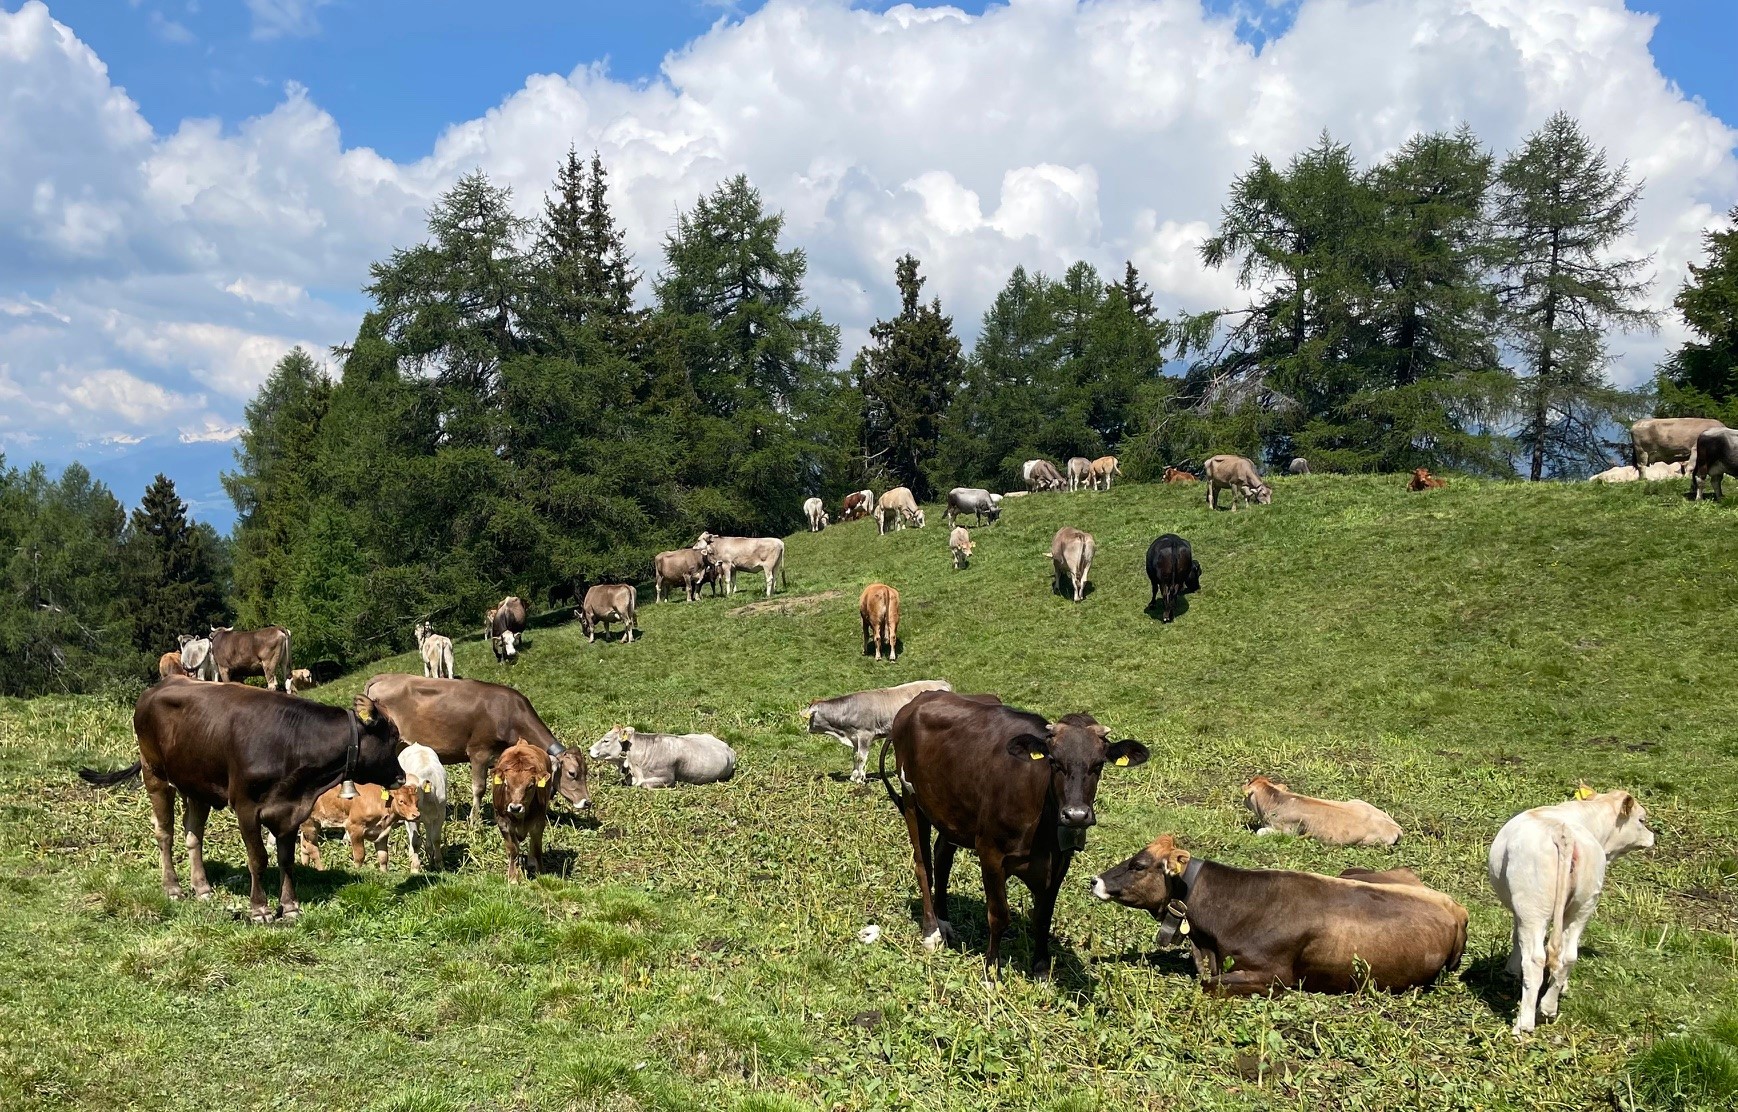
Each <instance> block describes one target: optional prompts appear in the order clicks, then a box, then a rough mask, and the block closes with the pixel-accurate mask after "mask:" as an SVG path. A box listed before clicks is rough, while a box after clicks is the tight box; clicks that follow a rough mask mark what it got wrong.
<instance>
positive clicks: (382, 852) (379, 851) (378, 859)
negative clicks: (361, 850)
mask: <svg viewBox="0 0 1738 1112" xmlns="http://www.w3.org/2000/svg"><path fill="white" fill-rule="evenodd" d="M391 834H392V824H391V823H390V822H389V823H387V824H386V825H385V826H383V827H381V829H380V837H378V838H376V839H374V867H375V868H376V869H379V870H380V871H381V872H383V873H384V872H385V871H386V839H387V838H388V837H389V836H390V835H391Z"/></svg>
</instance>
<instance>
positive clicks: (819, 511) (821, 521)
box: [803, 498, 827, 533]
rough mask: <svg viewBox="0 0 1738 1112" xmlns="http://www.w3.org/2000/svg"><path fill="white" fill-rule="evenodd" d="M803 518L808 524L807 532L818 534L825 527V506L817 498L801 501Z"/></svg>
mask: <svg viewBox="0 0 1738 1112" xmlns="http://www.w3.org/2000/svg"><path fill="white" fill-rule="evenodd" d="M803 517H804V518H805V519H807V521H808V523H809V532H811V533H819V532H820V531H821V530H822V529H825V528H826V527H827V504H826V503H825V502H822V501H821V500H820V499H819V498H809V499H805V500H804V501H803Z"/></svg>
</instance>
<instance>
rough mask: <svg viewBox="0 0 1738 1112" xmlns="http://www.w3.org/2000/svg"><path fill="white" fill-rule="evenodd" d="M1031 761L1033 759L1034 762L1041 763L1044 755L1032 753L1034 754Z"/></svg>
mask: <svg viewBox="0 0 1738 1112" xmlns="http://www.w3.org/2000/svg"><path fill="white" fill-rule="evenodd" d="M1032 759H1033V760H1035V761H1041V760H1043V759H1044V754H1042V753H1034V754H1032Z"/></svg>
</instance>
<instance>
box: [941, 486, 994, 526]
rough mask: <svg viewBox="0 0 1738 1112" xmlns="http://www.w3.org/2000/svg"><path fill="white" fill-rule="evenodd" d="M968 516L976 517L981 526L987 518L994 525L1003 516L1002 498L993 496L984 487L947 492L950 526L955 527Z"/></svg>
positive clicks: (961, 488) (955, 489)
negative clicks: (955, 524) (958, 521)
mask: <svg viewBox="0 0 1738 1112" xmlns="http://www.w3.org/2000/svg"><path fill="white" fill-rule="evenodd" d="M966 514H972V515H974V516H975V517H976V518H977V520H978V524H979V525H982V524H983V523H984V518H986V517H987V518H989V519H990V524H991V525H994V524H995V523H996V519H997V518H998V517H1001V516H1002V496H1001V495H1000V494H991V493H990V492H989V491H987V490H985V489H983V488H982V487H954V488H953V489H952V490H950V491H948V492H947V523H948V525H950V526H951V525H953V524H954V522H955V521H957V520H958V519H960V518H961V517H964V516H965V515H966Z"/></svg>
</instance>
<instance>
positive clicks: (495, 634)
mask: <svg viewBox="0 0 1738 1112" xmlns="http://www.w3.org/2000/svg"><path fill="white" fill-rule="evenodd" d="M483 636H485V637H487V638H488V639H489V646H490V647H491V648H493V649H494V650H495V663H496V664H511V663H513V662H514V661H515V660H517V659H518V657H519V643H520V641H521V640H522V639H523V638H524V636H525V600H524V599H522V598H520V597H519V596H518V595H508V596H507V597H506V598H504V599H502V600H501V604H500V605H499V606H496V607H495V608H494V609H492V610H490V611H489V613H488V614H487V615H486V616H485V617H484V618H483Z"/></svg>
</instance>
